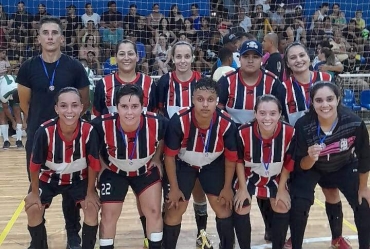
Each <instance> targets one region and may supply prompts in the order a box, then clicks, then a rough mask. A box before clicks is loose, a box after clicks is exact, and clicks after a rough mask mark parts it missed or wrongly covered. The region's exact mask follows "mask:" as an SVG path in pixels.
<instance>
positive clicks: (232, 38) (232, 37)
mask: <svg viewBox="0 0 370 249" xmlns="http://www.w3.org/2000/svg"><path fill="white" fill-rule="evenodd" d="M236 39H238V37H237V36H236V35H235V34H229V35H225V36H224V37H223V38H222V44H224V45H225V44H226V43H229V42H234V41H236Z"/></svg>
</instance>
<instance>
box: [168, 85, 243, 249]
mask: <svg viewBox="0 0 370 249" xmlns="http://www.w3.org/2000/svg"><path fill="white" fill-rule="evenodd" d="M192 95H193V96H192V103H193V105H192V106H191V107H188V108H184V109H181V110H180V111H179V112H177V113H176V114H175V115H173V116H172V118H171V120H170V122H169V125H168V128H167V131H166V137H165V145H166V146H165V159H164V162H165V166H166V172H167V176H168V180H169V183H170V188H169V192H168V195H166V197H167V205H166V213H165V218H164V228H163V246H164V248H166V249H175V248H176V244H177V240H178V237H179V234H180V230H181V220H182V215H183V214H184V213H185V211H186V209H187V206H188V201H189V199H190V195H191V192H192V190H193V188H194V184H195V181H196V180H197V179H198V180H199V182H200V184H201V186H202V188H203V190H204V192H205V193H206V195H207V199H208V201H209V202H210V204H211V207H212V209H213V211H214V212H215V213H216V226H217V231H218V234H219V237H220V246H219V248H222V249H233V246H234V229H233V220H232V198H233V192H232V179H233V176H234V172H235V163H236V161H237V150H236V143H235V139H236V126H235V123H234V122H233V121H232V120H231V117H230V116H229V115H228V114H227V113H226V112H224V111H221V110H219V109H218V108H217V107H216V106H217V98H218V86H217V83H216V82H214V81H213V80H212V79H210V78H202V79H200V80H199V81H198V82H197V83H196V85H195V88H194V91H193V94H192ZM205 244H206V247H203V248H212V245H211V244H210V243H209V242H208V241H206V243H205Z"/></svg>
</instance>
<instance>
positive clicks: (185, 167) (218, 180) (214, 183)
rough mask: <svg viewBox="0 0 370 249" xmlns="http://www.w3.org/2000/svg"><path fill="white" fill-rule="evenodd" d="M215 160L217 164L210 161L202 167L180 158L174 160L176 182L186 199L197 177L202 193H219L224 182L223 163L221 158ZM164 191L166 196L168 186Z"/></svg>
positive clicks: (188, 197) (216, 194)
mask: <svg viewBox="0 0 370 249" xmlns="http://www.w3.org/2000/svg"><path fill="white" fill-rule="evenodd" d="M217 161H218V163H217V164H216V163H212V164H210V165H206V166H204V167H202V169H197V168H195V167H191V166H190V165H189V164H187V163H185V162H184V161H182V160H176V175H177V182H178V185H179V188H180V190H181V192H182V193H183V194H184V196H185V199H186V200H189V199H190V195H191V192H192V191H193V188H194V185H195V181H196V179H197V178H198V179H199V182H200V184H201V185H202V188H203V191H204V193H206V194H209V195H214V196H218V195H219V194H220V192H221V190H222V189H223V188H224V183H225V163H224V161H223V160H217ZM230 187H231V186H230ZM164 192H165V193H164V195H165V196H167V195H168V192H169V188H167V189H166V188H164Z"/></svg>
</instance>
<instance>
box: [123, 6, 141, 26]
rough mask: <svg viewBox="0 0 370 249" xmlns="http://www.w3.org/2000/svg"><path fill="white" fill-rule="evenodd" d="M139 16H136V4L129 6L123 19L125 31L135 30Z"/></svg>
mask: <svg viewBox="0 0 370 249" xmlns="http://www.w3.org/2000/svg"><path fill="white" fill-rule="evenodd" d="M139 19H140V15H138V14H137V6H136V4H131V5H130V9H129V12H128V14H127V15H125V17H124V18H123V24H124V28H125V29H126V30H137V22H138V20H139Z"/></svg>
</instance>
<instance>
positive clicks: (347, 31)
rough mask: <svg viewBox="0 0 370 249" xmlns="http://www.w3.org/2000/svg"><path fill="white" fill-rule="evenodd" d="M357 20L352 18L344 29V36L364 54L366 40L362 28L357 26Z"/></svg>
mask: <svg viewBox="0 0 370 249" xmlns="http://www.w3.org/2000/svg"><path fill="white" fill-rule="evenodd" d="M356 26H357V22H356V20H355V19H351V20H350V21H349V23H348V25H347V27H346V28H344V29H343V37H344V38H345V39H346V40H347V41H348V43H349V44H350V45H351V46H352V47H356V48H357V51H358V52H359V53H360V54H362V53H363V51H364V45H363V43H364V41H363V38H362V34H361V30H360V29H359V28H357V27H356Z"/></svg>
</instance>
